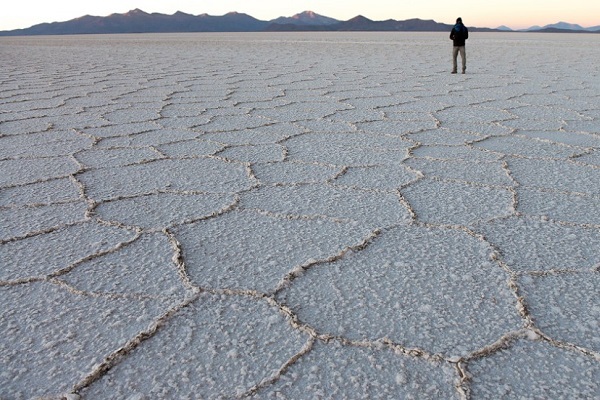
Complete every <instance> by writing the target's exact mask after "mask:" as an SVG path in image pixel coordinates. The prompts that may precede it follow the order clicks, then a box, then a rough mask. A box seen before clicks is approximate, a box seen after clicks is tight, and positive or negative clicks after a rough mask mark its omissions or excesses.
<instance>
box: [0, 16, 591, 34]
mask: <svg viewBox="0 0 600 400" xmlns="http://www.w3.org/2000/svg"><path fill="white" fill-rule="evenodd" d="M560 24H561V25H558V26H546V27H544V28H540V30H536V32H586V31H580V30H573V29H566V30H565V29H561V28H563V27H565V26H569V27H570V28H576V26H575V25H565V24H566V23H560ZM451 28H452V25H448V24H443V23H438V22H435V21H433V20H422V19H409V20H405V21H396V20H393V19H389V20H385V21H373V20H370V19H368V18H366V17H364V16H362V15H359V16H356V17H354V18H352V19H350V20H348V21H338V20H336V19H333V18H329V17H325V16H322V15H319V14H316V13H314V12H312V11H305V12H302V13H300V14H296V15H294V16H293V17H289V18H286V17H280V18H277V19H274V20H272V21H261V20H258V19H256V18H254V17H252V16H250V15H247V14H242V13H237V12H231V13H228V14H225V15H222V16H212V15H208V14H200V15H191V14H186V13H184V12H181V11H178V12H176V13H175V14H173V15H167V14H160V13H151V14H150V13H146V12H144V11H142V10H139V9H135V10H131V11H129V12H127V13H124V14H111V15H109V16H107V17H95V16H91V15H85V16H83V17H80V18H75V19H72V20H70V21H65V22H52V23H43V24H38V25H34V26H32V27H30V28H25V29H16V30H12V31H0V36H19V35H73V34H101V33H166V32H262V31H402V32H438V31H446V32H448V31H450V29H451ZM587 29H591V28H587ZM469 30H471V31H474V32H489V31H499V30H498V29H490V28H475V27H469ZM587 32H589V31H587ZM598 32H600V31H598Z"/></svg>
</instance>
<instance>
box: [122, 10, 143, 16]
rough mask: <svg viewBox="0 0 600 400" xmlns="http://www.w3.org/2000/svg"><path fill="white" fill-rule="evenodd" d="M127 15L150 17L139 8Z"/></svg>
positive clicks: (128, 12)
mask: <svg viewBox="0 0 600 400" xmlns="http://www.w3.org/2000/svg"><path fill="white" fill-rule="evenodd" d="M125 15H128V16H129V15H149V14H148V13H147V12H145V11H142V10H140V9H139V8H135V9H133V10H129V11H127V12H126V13H125Z"/></svg>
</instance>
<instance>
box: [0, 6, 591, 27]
mask: <svg viewBox="0 0 600 400" xmlns="http://www.w3.org/2000/svg"><path fill="white" fill-rule="evenodd" d="M4 3H5V4H3V5H2V7H1V8H0V10H1V12H0V30H9V29H17V28H27V27H29V26H31V25H35V24H39V23H42V22H55V21H66V20H69V19H73V18H77V17H80V16H83V15H86V14H89V15H97V16H106V15H109V14H111V13H124V12H127V11H129V10H131V9H134V8H139V9H142V10H144V11H146V12H160V13H165V14H172V13H174V12H175V11H183V12H186V13H189V14H194V15H196V14H202V13H207V14H210V15H223V14H226V13H227V12H230V11H238V12H243V13H246V14H250V15H252V16H253V17H255V18H258V19H261V20H270V19H274V18H277V17H280V16H286V17H289V16H292V15H294V14H297V13H299V12H302V11H306V10H311V11H314V12H316V13H318V14H321V15H326V16H328V17H333V18H337V19H340V20H347V19H350V18H352V17H355V16H357V15H359V14H360V15H364V16H365V17H367V18H370V19H373V20H384V19H389V18H392V19H397V20H404V19H409V18H421V19H434V20H435V21H437V22H445V23H453V22H454V20H455V19H456V17H458V16H461V17H462V18H463V20H464V21H465V23H466V25H467V26H478V27H490V28H495V27H498V26H500V25H507V26H509V27H511V28H513V29H520V28H528V27H530V26H532V25H539V26H544V25H547V24H552V23H556V22H559V21H565V22H570V23H575V24H579V25H582V26H583V27H590V26H597V25H600V0H420V1H415V0H370V1H364V0H295V1H282V0H200V1H198V0H50V1H49V0H18V1H6V2H4Z"/></svg>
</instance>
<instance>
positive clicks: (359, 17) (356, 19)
mask: <svg viewBox="0 0 600 400" xmlns="http://www.w3.org/2000/svg"><path fill="white" fill-rule="evenodd" d="M347 22H352V23H356V22H373V21H372V20H370V19H369V18H367V17H365V16H363V15H357V16H356V17H354V18H351V19H349V20H348V21H347Z"/></svg>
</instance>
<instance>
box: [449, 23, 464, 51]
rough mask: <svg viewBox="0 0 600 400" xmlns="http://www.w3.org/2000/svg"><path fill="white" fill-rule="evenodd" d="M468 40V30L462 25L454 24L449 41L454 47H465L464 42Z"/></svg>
mask: <svg viewBox="0 0 600 400" xmlns="http://www.w3.org/2000/svg"><path fill="white" fill-rule="evenodd" d="M468 38H469V30H468V29H467V27H466V26H464V25H463V24H456V25H454V28H452V32H450V39H452V40H453V41H454V46H457V47H460V46H464V45H465V40H467V39H468Z"/></svg>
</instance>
